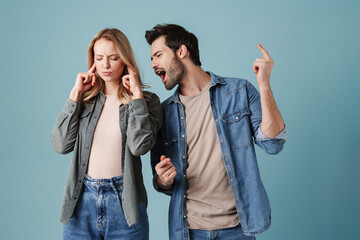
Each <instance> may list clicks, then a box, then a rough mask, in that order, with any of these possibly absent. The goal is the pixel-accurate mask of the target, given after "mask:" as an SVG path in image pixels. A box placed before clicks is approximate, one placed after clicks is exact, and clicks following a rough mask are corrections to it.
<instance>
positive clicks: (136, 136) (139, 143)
mask: <svg viewBox="0 0 360 240" xmlns="http://www.w3.org/2000/svg"><path fill="white" fill-rule="evenodd" d="M129 114H130V115H129V120H128V127H127V132H126V136H127V144H128V147H129V149H130V151H131V153H132V154H133V155H134V156H140V155H143V154H145V153H147V152H148V151H149V150H150V149H151V148H152V147H153V146H154V145H155V141H156V134H157V133H158V131H159V129H160V126H161V120H162V112H161V105H160V100H159V97H158V96H157V95H156V94H154V93H150V92H144V98H143V99H134V100H131V101H130V102H129Z"/></svg>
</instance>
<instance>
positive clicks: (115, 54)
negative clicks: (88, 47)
mask: <svg viewBox="0 0 360 240" xmlns="http://www.w3.org/2000/svg"><path fill="white" fill-rule="evenodd" d="M95 56H99V57H103V56H104V55H101V54H95ZM112 56H119V54H117V53H114V54H110V55H109V57H112Z"/></svg>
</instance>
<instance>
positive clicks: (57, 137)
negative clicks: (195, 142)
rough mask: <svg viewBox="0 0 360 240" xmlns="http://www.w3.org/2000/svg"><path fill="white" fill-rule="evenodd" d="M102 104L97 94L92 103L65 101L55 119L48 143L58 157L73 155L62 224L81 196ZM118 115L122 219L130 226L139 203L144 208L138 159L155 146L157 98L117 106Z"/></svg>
mask: <svg viewBox="0 0 360 240" xmlns="http://www.w3.org/2000/svg"><path fill="white" fill-rule="evenodd" d="M104 103H105V95H104V94H103V93H100V94H98V95H97V96H96V97H95V99H94V101H93V102H92V103H83V102H81V103H80V102H73V101H71V100H69V99H68V100H67V102H66V103H65V105H64V107H63V109H62V111H61V112H60V113H59V114H58V115H57V117H56V124H55V126H54V128H53V131H52V136H51V143H52V145H53V147H54V149H55V151H56V152H58V153H61V154H66V153H69V152H73V156H72V161H71V164H70V169H69V173H68V178H67V181H66V185H65V191H64V197H63V201H62V206H61V212H60V221H61V222H63V223H65V224H67V223H68V222H69V221H70V218H71V217H72V215H73V212H74V210H75V207H76V204H77V201H78V199H79V197H80V195H81V190H82V187H83V183H84V177H85V173H86V170H87V166H88V161H89V156H90V150H91V144H92V140H93V134H94V131H95V127H96V123H97V121H98V119H99V116H100V114H101V111H102V108H103V106H104ZM119 114H120V115H119V125H120V131H121V137H122V154H121V157H122V159H121V164H122V169H123V174H122V175H123V179H124V188H123V194H122V199H121V203H122V208H123V211H124V215H125V219H126V221H127V223H128V225H129V226H131V225H132V224H135V223H137V222H138V221H139V214H138V208H137V206H138V203H139V202H143V203H145V205H146V206H147V196H146V191H145V186H144V183H143V176H142V172H141V168H142V166H141V159H140V155H143V154H145V153H146V152H148V151H149V150H150V149H151V148H152V147H153V146H154V144H155V141H156V134H157V132H158V131H159V129H160V125H161V119H162V112H161V105H160V101H159V98H158V96H156V94H154V93H151V92H144V99H134V100H131V101H129V103H128V104H120V106H119Z"/></svg>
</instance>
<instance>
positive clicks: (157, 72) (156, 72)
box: [155, 69, 166, 83]
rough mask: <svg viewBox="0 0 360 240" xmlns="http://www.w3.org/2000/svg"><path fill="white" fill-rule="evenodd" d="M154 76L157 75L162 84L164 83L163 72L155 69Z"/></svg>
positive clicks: (164, 74)
mask: <svg viewBox="0 0 360 240" xmlns="http://www.w3.org/2000/svg"><path fill="white" fill-rule="evenodd" d="M155 74H156V75H158V76H159V77H161V80H162V82H163V83H165V76H166V72H165V71H164V70H162V69H157V70H155Z"/></svg>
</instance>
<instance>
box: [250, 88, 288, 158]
mask: <svg viewBox="0 0 360 240" xmlns="http://www.w3.org/2000/svg"><path fill="white" fill-rule="evenodd" d="M247 92H248V102H249V108H250V124H251V130H252V134H253V137H254V139H255V143H256V144H257V145H258V146H259V147H260V148H261V149H263V150H264V151H265V152H266V153H268V154H278V153H279V152H281V150H282V149H283V148H284V144H285V142H286V138H287V130H286V127H285V128H284V129H283V130H282V131H281V132H280V133H279V134H278V135H277V136H276V137H275V138H273V139H271V138H269V137H266V136H265V134H264V133H263V132H262V131H261V128H260V124H261V121H262V113H261V103H260V94H259V92H258V91H257V90H256V88H255V87H254V86H253V85H252V84H251V83H249V82H247Z"/></svg>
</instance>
